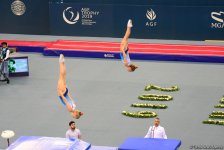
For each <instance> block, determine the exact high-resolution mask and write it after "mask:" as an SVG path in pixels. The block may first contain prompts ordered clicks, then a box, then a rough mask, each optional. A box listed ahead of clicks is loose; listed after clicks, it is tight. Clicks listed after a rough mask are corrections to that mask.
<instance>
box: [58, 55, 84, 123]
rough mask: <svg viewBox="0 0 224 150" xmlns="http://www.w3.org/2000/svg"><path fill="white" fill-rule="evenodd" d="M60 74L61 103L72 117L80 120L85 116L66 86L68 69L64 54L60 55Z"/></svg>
mask: <svg viewBox="0 0 224 150" xmlns="http://www.w3.org/2000/svg"><path fill="white" fill-rule="evenodd" d="M59 66H60V74H59V80H58V96H59V98H60V100H61V102H62V103H63V104H64V105H65V106H66V107H67V109H68V111H69V112H70V113H71V115H72V117H73V118H75V119H79V118H80V116H82V115H83V113H82V112H80V111H79V110H78V109H77V108H76V105H75V102H74V100H73V99H72V98H71V95H70V93H69V91H68V89H67V86H66V68H65V58H64V55H63V54H60V58H59Z"/></svg>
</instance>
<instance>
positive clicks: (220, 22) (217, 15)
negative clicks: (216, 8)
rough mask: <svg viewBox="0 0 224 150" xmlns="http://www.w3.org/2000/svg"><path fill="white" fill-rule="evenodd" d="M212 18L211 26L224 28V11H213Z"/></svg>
mask: <svg viewBox="0 0 224 150" xmlns="http://www.w3.org/2000/svg"><path fill="white" fill-rule="evenodd" d="M211 18H212V19H213V22H212V23H211V28H224V12H223V11H220V12H211Z"/></svg>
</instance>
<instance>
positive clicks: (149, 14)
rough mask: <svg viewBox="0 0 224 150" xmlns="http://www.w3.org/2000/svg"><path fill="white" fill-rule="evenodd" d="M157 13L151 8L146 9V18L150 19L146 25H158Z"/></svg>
mask: <svg viewBox="0 0 224 150" xmlns="http://www.w3.org/2000/svg"><path fill="white" fill-rule="evenodd" d="M156 17H157V16H156V13H155V12H154V11H153V10H152V9H150V10H147V11H146V18H147V19H148V20H149V21H147V22H146V26H148V27H155V26H157V22H156V21H155V20H156Z"/></svg>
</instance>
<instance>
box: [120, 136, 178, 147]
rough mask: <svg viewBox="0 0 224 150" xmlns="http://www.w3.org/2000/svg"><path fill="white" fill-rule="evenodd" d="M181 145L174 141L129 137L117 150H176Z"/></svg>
mask: <svg viewBox="0 0 224 150" xmlns="http://www.w3.org/2000/svg"><path fill="white" fill-rule="evenodd" d="M180 145H181V141H180V140H176V139H152V138H137V137H130V138H128V139H126V140H125V141H124V143H122V144H121V145H120V146H119V148H118V150H177V149H178V148H179V147H180Z"/></svg>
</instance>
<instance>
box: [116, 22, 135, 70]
mask: <svg viewBox="0 0 224 150" xmlns="http://www.w3.org/2000/svg"><path fill="white" fill-rule="evenodd" d="M132 26H133V25H132V21H131V20H128V24H127V30H126V33H125V35H124V37H123V39H122V41H121V45H120V57H121V60H122V62H123V64H124V66H125V67H126V68H127V71H129V72H133V71H135V69H137V68H138V66H136V65H134V64H131V60H130V56H129V52H128V51H129V49H128V38H129V36H130V35H131V28H132Z"/></svg>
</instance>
